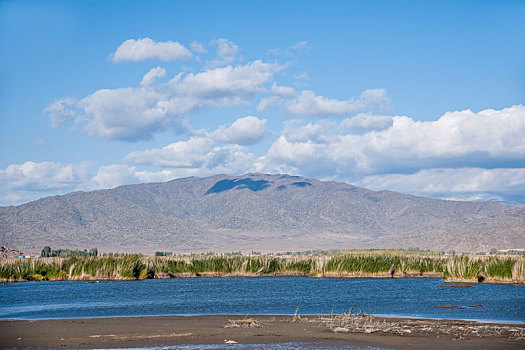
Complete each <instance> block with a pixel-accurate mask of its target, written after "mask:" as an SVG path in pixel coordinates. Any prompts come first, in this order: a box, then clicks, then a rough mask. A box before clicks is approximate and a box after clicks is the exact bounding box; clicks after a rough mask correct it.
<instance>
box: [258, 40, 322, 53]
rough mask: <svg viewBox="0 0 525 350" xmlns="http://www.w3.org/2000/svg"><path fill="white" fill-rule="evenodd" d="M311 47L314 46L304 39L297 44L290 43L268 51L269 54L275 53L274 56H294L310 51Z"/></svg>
mask: <svg viewBox="0 0 525 350" xmlns="http://www.w3.org/2000/svg"><path fill="white" fill-rule="evenodd" d="M311 49H312V48H311V47H310V46H308V41H306V40H304V41H299V42H296V43H295V44H293V45H290V46H288V47H285V48H273V49H269V50H268V51H267V54H268V55H273V56H292V55H293V54H295V53H303V52H308V51H310V50H311Z"/></svg>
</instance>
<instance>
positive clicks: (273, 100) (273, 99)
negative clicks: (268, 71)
mask: <svg viewBox="0 0 525 350" xmlns="http://www.w3.org/2000/svg"><path fill="white" fill-rule="evenodd" d="M294 94H295V89H294V88H292V87H289V86H278V85H277V84H276V83H275V82H274V83H273V85H272V88H271V89H270V96H268V97H265V98H263V99H262V100H261V101H260V102H259V105H258V106H257V111H258V112H262V111H265V110H266V109H268V108H269V107H270V106H271V105H275V104H283V103H284V102H285V101H286V98H288V97H292V96H293V95H294Z"/></svg>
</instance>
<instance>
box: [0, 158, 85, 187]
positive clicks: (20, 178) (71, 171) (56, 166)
mask: <svg viewBox="0 0 525 350" xmlns="http://www.w3.org/2000/svg"><path fill="white" fill-rule="evenodd" d="M90 167H91V164H90V163H88V162H85V163H82V164H80V165H76V166H74V165H71V164H69V165H63V164H61V163H54V162H41V163H36V162H32V161H27V162H25V163H23V164H11V165H9V166H8V167H7V168H6V169H4V170H1V169H0V183H1V184H2V187H7V188H9V189H24V190H27V191H32V190H45V191H48V190H49V191H53V190H59V189H70V188H74V187H75V186H76V185H77V184H79V183H82V182H84V181H85V180H86V179H87V178H89V169H90Z"/></svg>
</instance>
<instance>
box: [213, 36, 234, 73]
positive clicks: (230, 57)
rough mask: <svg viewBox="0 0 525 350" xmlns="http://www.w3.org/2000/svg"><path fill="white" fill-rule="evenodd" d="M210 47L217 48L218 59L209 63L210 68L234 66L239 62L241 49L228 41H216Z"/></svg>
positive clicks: (222, 39)
mask: <svg viewBox="0 0 525 350" xmlns="http://www.w3.org/2000/svg"><path fill="white" fill-rule="evenodd" d="M210 45H213V46H217V58H216V59H214V60H211V61H209V62H208V66H209V67H219V66H224V65H228V64H232V63H234V62H235V61H236V60H237V55H238V53H239V47H238V46H237V45H236V44H235V43H234V42H233V41H230V40H228V39H224V38H221V39H216V40H212V41H211V42H210Z"/></svg>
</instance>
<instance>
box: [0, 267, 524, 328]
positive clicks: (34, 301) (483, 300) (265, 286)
mask: <svg viewBox="0 0 525 350" xmlns="http://www.w3.org/2000/svg"><path fill="white" fill-rule="evenodd" d="M445 286H450V285H447V284H445V283H443V281H442V280H441V279H437V278H413V279H410V278H407V279H373V278H365V279H343V278H308V277H258V278H186V279H168V280H143V281H106V282H100V283H85V282H79V281H59V282H24V283H11V284H1V285H0V319H9V318H18V319H47V318H83V317H118V316H152V315H208V314H236V315H247V314H250V315H257V314H259V315H261V314H268V315H272V314H273V315H275V314H285V315H290V314H293V313H294V312H295V310H296V308H297V306H298V305H300V308H299V314H331V313H334V314H342V313H348V311H349V310H352V313H358V312H365V313H370V314H375V315H384V316H401V317H420V318H440V319H464V320H478V321H485V322H487V321H497V322H518V323H519V322H523V321H524V320H525V317H524V315H525V287H522V286H514V285H494V284H476V285H472V286H471V287H470V288H444V287H445ZM443 306H445V307H443ZM446 306H454V307H446ZM456 306H458V307H456Z"/></svg>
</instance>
